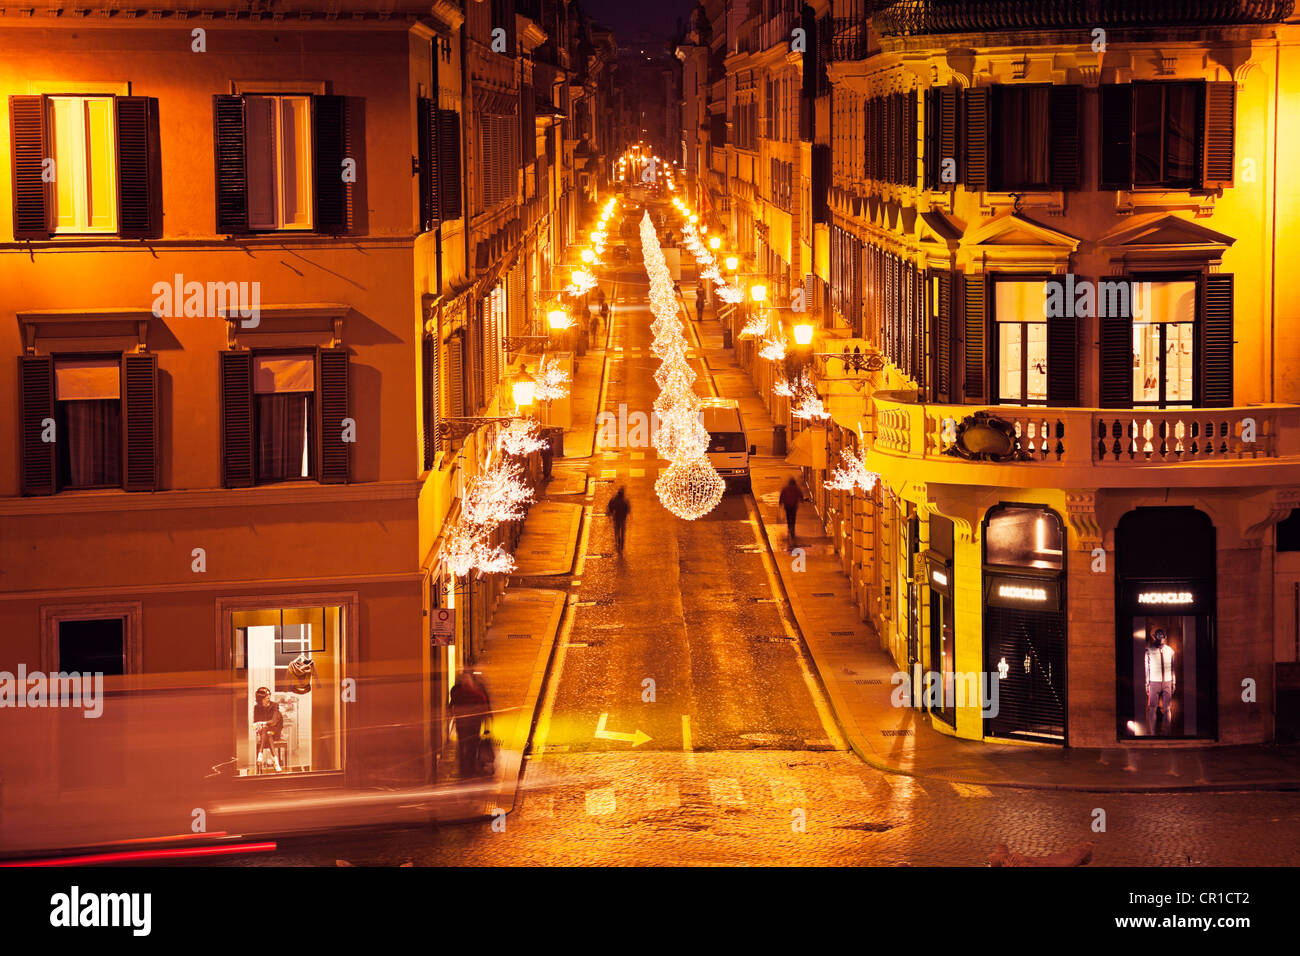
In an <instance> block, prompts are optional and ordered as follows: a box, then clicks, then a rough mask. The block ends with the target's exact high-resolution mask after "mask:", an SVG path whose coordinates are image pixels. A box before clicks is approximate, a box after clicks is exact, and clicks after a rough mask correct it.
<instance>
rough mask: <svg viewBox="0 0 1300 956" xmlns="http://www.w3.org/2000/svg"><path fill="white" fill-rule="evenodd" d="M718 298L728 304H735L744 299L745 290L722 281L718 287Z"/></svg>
mask: <svg viewBox="0 0 1300 956" xmlns="http://www.w3.org/2000/svg"><path fill="white" fill-rule="evenodd" d="M718 298H719V299H721V300H722V301H723V302H726V303H727V304H728V305H735V304H737V303H738V302H744V301H745V290H744V289H742V288H741V287H740V286H738V285H729V284H726V283H724V284H723V285H721V286H719V287H718Z"/></svg>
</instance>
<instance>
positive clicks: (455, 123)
mask: <svg viewBox="0 0 1300 956" xmlns="http://www.w3.org/2000/svg"><path fill="white" fill-rule="evenodd" d="M438 197H439V200H440V203H441V206H440V212H441V218H442V220H443V221H444V222H445V221H447V220H449V219H459V218H460V217H461V211H460V203H461V199H460V113H458V112H457V111H456V110H438Z"/></svg>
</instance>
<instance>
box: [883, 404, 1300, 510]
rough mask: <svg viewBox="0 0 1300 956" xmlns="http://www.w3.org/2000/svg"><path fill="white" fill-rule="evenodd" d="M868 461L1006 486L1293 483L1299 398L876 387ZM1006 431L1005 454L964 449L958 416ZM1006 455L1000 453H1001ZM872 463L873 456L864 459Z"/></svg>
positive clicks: (939, 477)
mask: <svg viewBox="0 0 1300 956" xmlns="http://www.w3.org/2000/svg"><path fill="white" fill-rule="evenodd" d="M872 403H873V405H874V406H875V441H874V443H873V445H872V448H871V452H870V456H869V459H868V467H870V468H873V470H876V471H882V472H884V473H889V472H891V471H892V470H893V469H895V468H897V467H898V466H900V465H901V464H902V463H903V462H905V461H918V462H923V463H924V475H923V476H922V475H919V474H918V475H917V477H918V478H922V477H923V480H926V481H934V482H950V483H953V484H975V485H989V486H999V487H1015V488H1043V487H1052V488H1103V487H1125V488H1167V487H1173V486H1206V485H1215V486H1238V487H1248V486H1257V485H1273V484H1293V483H1295V482H1296V481H1297V476H1300V405H1247V406H1243V407H1240V408H1196V409H1160V410H1156V409H1132V410H1127V409H1104V408H1041V407H1022V406H1006V405H1003V406H985V407H981V406H977V405H935V404H920V403H913V402H908V401H906V400H904V399H903V398H902V397H901V396H899V395H898V394H897V393H877V394H876V395H875V396H874V397H873V398H872ZM980 412H983V413H987V414H988V415H989V416H992V417H993V418H994V419H999V420H1001V422H1005V423H1007V424H1008V425H1009V426H1010V427H1011V430H1012V431H1013V432H1014V439H1013V441H1012V448H1011V450H1010V454H1009V455H1007V456H999V457H998V458H997V459H996V460H994V459H986V458H981V457H980V456H979V455H978V454H976V456H975V457H973V458H972V457H966V456H965V455H963V454H962V452H963V451H966V452H967V454H969V450H968V449H963V448H959V443H958V430H959V424H960V423H961V422H963V420H965V419H967V418H968V417H969V416H974V415H976V413H980ZM1008 459H1009V460H1008ZM872 462H874V463H875V464H874V465H873V464H872Z"/></svg>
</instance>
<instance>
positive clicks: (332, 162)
mask: <svg viewBox="0 0 1300 956" xmlns="http://www.w3.org/2000/svg"><path fill="white" fill-rule="evenodd" d="M311 106H312V137H313V140H314V143H313V145H314V147H315V148H314V150H313V155H312V170H313V177H314V180H315V181H314V182H313V183H312V185H313V187H314V188H315V192H316V196H315V199H316V206H315V231H316V232H325V233H335V234H337V233H342V232H347V230H348V229H349V228H350V227H351V225H352V185H351V183H347V182H344V181H343V161H344V159H345V158H346V157H347V138H348V118H347V109H348V107H347V99H346V98H345V97H342V96H313V97H312V98H311Z"/></svg>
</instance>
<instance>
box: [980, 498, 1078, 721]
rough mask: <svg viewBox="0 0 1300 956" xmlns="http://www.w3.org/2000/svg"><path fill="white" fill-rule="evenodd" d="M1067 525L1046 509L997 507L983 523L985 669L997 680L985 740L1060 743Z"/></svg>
mask: <svg viewBox="0 0 1300 956" xmlns="http://www.w3.org/2000/svg"><path fill="white" fill-rule="evenodd" d="M1064 540H1065V536H1064V528H1063V526H1062V524H1061V519H1060V517H1059V516H1058V515H1057V514H1056V512H1054V511H1052V510H1051V509H1050V508H1042V507H1037V506H1033V505H1001V506H999V507H997V508H994V509H992V510H991V511H990V512H989V514H988V517H987V518H986V519H985V526H984V669H985V671H986V673H987V674H988V675H989V677H988V679H989V680H990V681H997V685H998V699H997V712H996V713H987V714H986V715H985V719H984V733H985V735H986V736H989V737H1006V738H1012V739H1020V740H1036V741H1041V742H1045V743H1062V744H1063V743H1065V739H1066V737H1065V730H1066V724H1065V715H1066V690H1067V687H1068V684H1067V680H1066V677H1067V667H1066V660H1067V659H1066V631H1067V628H1066V620H1065V611H1064V608H1065V593H1064V592H1065V551H1064V546H1063V545H1064Z"/></svg>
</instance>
